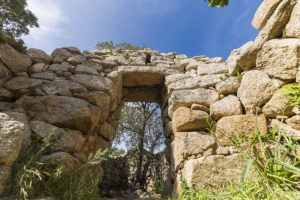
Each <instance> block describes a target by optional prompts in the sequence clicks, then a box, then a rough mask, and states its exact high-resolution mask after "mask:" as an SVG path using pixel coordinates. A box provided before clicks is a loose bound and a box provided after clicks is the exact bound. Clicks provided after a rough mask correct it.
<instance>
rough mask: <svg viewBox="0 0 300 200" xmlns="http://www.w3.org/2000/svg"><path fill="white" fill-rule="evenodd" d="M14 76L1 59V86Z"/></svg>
mask: <svg viewBox="0 0 300 200" xmlns="http://www.w3.org/2000/svg"><path fill="white" fill-rule="evenodd" d="M11 78H12V74H11V72H10V71H9V70H8V69H7V68H6V67H5V66H4V64H3V63H2V62H1V61H0V86H2V85H3V84H4V83H6V82H7V81H8V80H9V79H11Z"/></svg>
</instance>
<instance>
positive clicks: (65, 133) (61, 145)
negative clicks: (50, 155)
mask: <svg viewBox="0 0 300 200" xmlns="http://www.w3.org/2000/svg"><path fill="white" fill-rule="evenodd" d="M29 125H30V128H31V131H32V133H34V134H36V136H37V137H39V138H41V139H47V138H48V136H49V134H50V133H52V132H53V133H54V134H55V136H56V137H58V139H57V140H56V142H55V144H54V145H53V146H52V149H53V150H54V151H67V152H79V151H80V150H81V148H82V146H83V144H84V142H85V138H84V137H83V136H82V133H81V132H80V131H77V130H69V129H68V130H64V129H61V128H58V127H56V126H53V125H51V124H47V123H45V122H42V121H30V122H29Z"/></svg>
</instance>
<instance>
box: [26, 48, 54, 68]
mask: <svg viewBox="0 0 300 200" xmlns="http://www.w3.org/2000/svg"><path fill="white" fill-rule="evenodd" d="M27 55H29V57H30V58H31V60H32V63H45V64H48V65H49V64H51V62H52V60H53V56H51V55H48V54H46V53H45V52H44V51H42V50H39V49H35V48H30V49H28V51H27Z"/></svg>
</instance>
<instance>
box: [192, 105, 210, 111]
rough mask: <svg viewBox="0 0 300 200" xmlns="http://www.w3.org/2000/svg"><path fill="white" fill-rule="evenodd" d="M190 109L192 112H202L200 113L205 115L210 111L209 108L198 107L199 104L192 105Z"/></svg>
mask: <svg viewBox="0 0 300 200" xmlns="http://www.w3.org/2000/svg"><path fill="white" fill-rule="evenodd" d="M191 109H192V110H202V111H204V112H206V113H209V111H210V109H209V108H207V107H205V106H202V105H200V104H193V105H192V106H191Z"/></svg>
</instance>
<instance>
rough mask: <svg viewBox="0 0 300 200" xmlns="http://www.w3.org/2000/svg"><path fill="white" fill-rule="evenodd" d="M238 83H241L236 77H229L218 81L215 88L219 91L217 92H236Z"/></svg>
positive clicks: (224, 93)
mask: <svg viewBox="0 0 300 200" xmlns="http://www.w3.org/2000/svg"><path fill="white" fill-rule="evenodd" d="M240 85H241V83H240V82H239V81H238V80H237V79H236V78H234V77H230V78H229V79H227V80H225V81H222V82H220V83H218V84H217V85H216V89H217V91H218V92H219V94H223V95H228V94H236V93H237V90H238V89H239V87H240Z"/></svg>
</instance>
